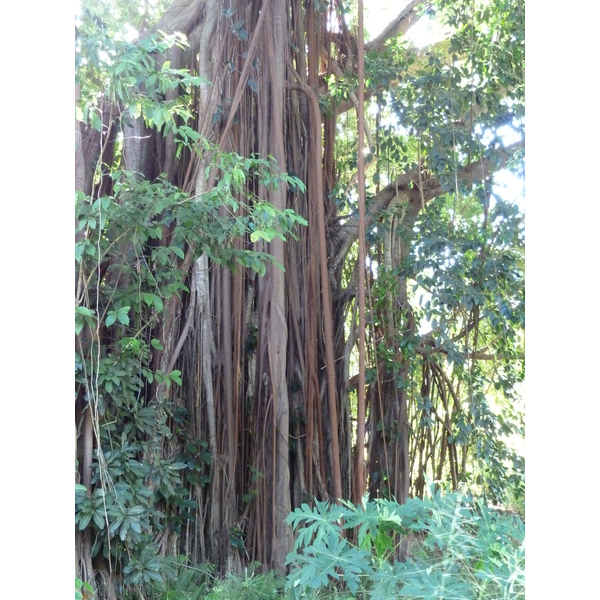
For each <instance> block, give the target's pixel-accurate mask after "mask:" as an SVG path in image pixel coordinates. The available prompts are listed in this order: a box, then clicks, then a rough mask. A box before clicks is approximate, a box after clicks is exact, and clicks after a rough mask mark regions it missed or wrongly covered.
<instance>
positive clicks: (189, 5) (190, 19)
mask: <svg viewBox="0 0 600 600" xmlns="http://www.w3.org/2000/svg"><path fill="white" fill-rule="evenodd" d="M206 4H207V0H173V2H172V3H171V5H170V6H169V8H168V9H167V11H166V12H165V14H164V15H163V16H162V18H161V19H160V21H159V22H158V23H157V24H156V25H155V26H154V27H153V28H152V29H150V30H149V31H148V35H150V34H152V33H156V32H157V31H164V32H165V33H168V34H170V33H174V32H176V31H179V32H180V33H184V34H185V35H188V34H189V33H190V32H191V31H192V30H193V29H194V27H195V26H196V25H197V23H198V21H200V20H202V19H203V18H204V13H205V9H206Z"/></svg>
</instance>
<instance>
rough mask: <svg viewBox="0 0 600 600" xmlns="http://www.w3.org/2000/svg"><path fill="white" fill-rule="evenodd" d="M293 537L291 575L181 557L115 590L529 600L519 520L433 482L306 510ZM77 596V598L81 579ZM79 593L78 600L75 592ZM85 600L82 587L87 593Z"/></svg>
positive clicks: (158, 598) (166, 599)
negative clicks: (406, 494)
mask: <svg viewBox="0 0 600 600" xmlns="http://www.w3.org/2000/svg"><path fill="white" fill-rule="evenodd" d="M287 521H288V523H289V524H290V525H292V527H293V528H294V531H295V534H296V541H295V545H294V550H293V552H291V553H290V554H289V555H288V559H287V564H288V567H289V574H288V575H287V578H284V577H282V576H280V575H277V574H276V573H274V572H273V571H267V572H262V569H261V565H260V564H258V563H253V564H251V565H249V566H248V567H247V568H246V569H244V571H243V572H242V573H239V574H234V573H229V574H227V576H226V577H225V578H218V577H217V576H216V572H215V568H214V566H212V565H200V566H190V565H188V564H187V560H186V558H185V557H179V558H178V560H175V561H171V562H168V561H167V562H165V568H164V569H163V580H162V581H161V582H157V581H154V582H149V583H147V584H145V585H143V586H135V585H130V586H126V587H125V588H124V589H122V590H121V593H122V597H123V598H126V599H129V598H131V599H133V598H142V597H143V598H145V599H147V600H200V599H202V598H206V599H209V600H222V599H232V600H233V599H235V600H268V599H275V598H288V599H294V600H295V599H309V598H310V599H317V598H318V599H324V598H358V599H367V598H369V599H378V600H384V599H386V598H390V599H391V598H414V599H425V598H427V599H434V598H435V599H440V600H441V599H443V600H452V599H455V600H468V599H485V600H496V599H497V600H500V599H503V600H512V599H517V598H524V596H525V528H524V522H523V520H522V519H521V517H519V516H518V515H515V514H512V513H508V512H503V511H502V510H499V509H492V508H490V507H488V506H487V505H486V504H485V502H483V501H482V500H481V499H477V498H473V497H470V496H468V495H465V494H462V493H459V492H452V493H446V494H444V493H443V492H442V491H440V490H439V489H438V490H434V487H433V486H432V485H430V487H429V495H428V497H427V498H425V499H424V500H421V499H419V498H412V499H410V500H409V501H408V502H406V503H405V504H402V505H400V504H398V503H396V502H394V501H390V500H384V499H375V500H369V499H368V498H365V499H364V501H363V505H362V506H355V505H353V504H352V503H350V502H343V503H341V504H329V503H326V502H315V503H314V505H313V506H309V505H308V504H303V505H302V506H301V507H300V508H297V509H296V510H295V511H294V512H293V513H292V514H290V515H289V516H288V519H287ZM79 584H80V585H79V587H78V588H77V587H76V597H77V598H79V597H81V593H82V592H81V587H82V586H81V582H79ZM78 593H79V594H80V596H77V594H78ZM83 597H85V589H84V590H83Z"/></svg>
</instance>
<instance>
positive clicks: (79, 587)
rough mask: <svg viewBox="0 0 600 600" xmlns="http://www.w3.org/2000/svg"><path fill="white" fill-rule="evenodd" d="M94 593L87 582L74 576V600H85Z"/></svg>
mask: <svg viewBox="0 0 600 600" xmlns="http://www.w3.org/2000/svg"><path fill="white" fill-rule="evenodd" d="M93 595H94V588H93V587H92V586H91V585H90V584H89V583H88V582H87V581H81V579H79V578H78V577H76V578H75V600H86V599H87V598H91V597H92V596H93Z"/></svg>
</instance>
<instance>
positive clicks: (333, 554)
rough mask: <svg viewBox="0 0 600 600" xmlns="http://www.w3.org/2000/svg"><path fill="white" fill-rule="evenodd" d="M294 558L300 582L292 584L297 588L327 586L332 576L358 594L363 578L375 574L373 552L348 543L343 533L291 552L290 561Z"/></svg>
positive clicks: (332, 578)
mask: <svg viewBox="0 0 600 600" xmlns="http://www.w3.org/2000/svg"><path fill="white" fill-rule="evenodd" d="M290 562H294V563H296V564H297V565H298V566H299V571H298V573H299V579H298V582H297V583H296V581H294V580H292V581H293V582H292V583H291V586H293V587H295V588H297V587H298V586H300V587H302V588H306V587H310V588H312V589H318V588H320V587H327V586H328V585H329V583H330V582H331V581H332V580H336V581H340V579H341V580H342V581H344V582H345V584H346V585H347V586H348V589H349V590H350V591H351V592H352V593H353V594H355V593H356V591H357V590H358V586H359V583H360V578H361V576H363V575H372V574H373V572H374V571H373V568H372V567H371V554H370V552H365V551H364V550H360V549H358V548H355V547H353V546H351V545H350V544H348V542H347V541H346V540H345V539H344V538H341V537H339V536H338V537H337V539H335V538H333V536H332V537H329V538H328V539H327V540H319V541H317V542H316V543H315V544H313V545H311V546H309V547H308V548H305V550H304V553H303V554H296V553H292V554H290V555H288V564H289V563H290Z"/></svg>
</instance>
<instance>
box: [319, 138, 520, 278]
mask: <svg viewBox="0 0 600 600" xmlns="http://www.w3.org/2000/svg"><path fill="white" fill-rule="evenodd" d="M523 144H524V142H517V143H516V144H512V145H511V146H508V147H507V148H505V149H504V150H503V151H502V154H501V155H500V156H497V155H496V156H495V157H494V159H492V158H482V159H481V160H478V161H476V162H474V163H471V164H470V165H468V166H466V167H463V168H462V169H459V170H458V172H457V174H456V175H457V179H458V180H459V181H461V182H463V183H465V184H467V185H470V184H473V183H475V182H476V181H483V180H484V179H486V178H487V177H489V176H490V175H491V174H492V173H493V172H494V171H496V170H498V169H501V168H502V167H503V166H504V165H505V164H506V162H507V161H508V159H509V157H510V156H511V155H512V154H513V153H514V152H515V151H516V150H518V149H519V148H522V147H523ZM421 186H422V189H421V190H419V171H418V170H417V169H413V170H411V171H409V172H408V173H403V174H402V175H400V176H399V177H397V178H396V179H395V180H394V181H392V182H391V183H390V184H388V185H387V186H386V187H384V188H383V189H382V190H381V191H380V192H379V194H377V195H376V196H373V198H371V200H370V202H369V204H368V205H367V208H368V213H367V215H366V226H367V228H368V227H369V226H370V225H371V224H372V223H373V222H374V221H375V219H377V218H378V216H379V214H380V213H381V212H382V211H384V210H386V209H387V208H388V206H389V204H390V202H391V201H392V200H393V199H394V198H395V197H396V196H397V195H401V196H402V199H403V200H404V201H405V202H407V203H408V221H407V223H408V224H412V223H414V221H415V219H416V218H417V216H418V214H419V212H421V210H422V208H423V207H424V206H425V205H426V204H427V203H428V202H430V201H431V200H433V199H434V198H437V197H438V196H441V195H442V194H444V193H446V192H447V191H448V190H447V189H446V188H445V187H444V186H443V185H442V184H441V183H440V182H439V181H438V180H437V179H436V178H435V177H431V176H428V175H427V173H424V172H423V171H421ZM357 239H358V214H353V215H352V216H350V217H348V219H347V221H346V222H345V223H344V224H343V225H341V226H340V230H339V232H338V234H337V236H336V239H335V240H334V249H333V252H332V261H331V268H332V269H335V268H336V267H337V266H339V264H340V263H341V261H342V260H343V259H344V257H345V256H346V253H347V252H348V250H349V249H350V247H351V246H352V244H353V243H354V242H355V241H356V240H357Z"/></svg>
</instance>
